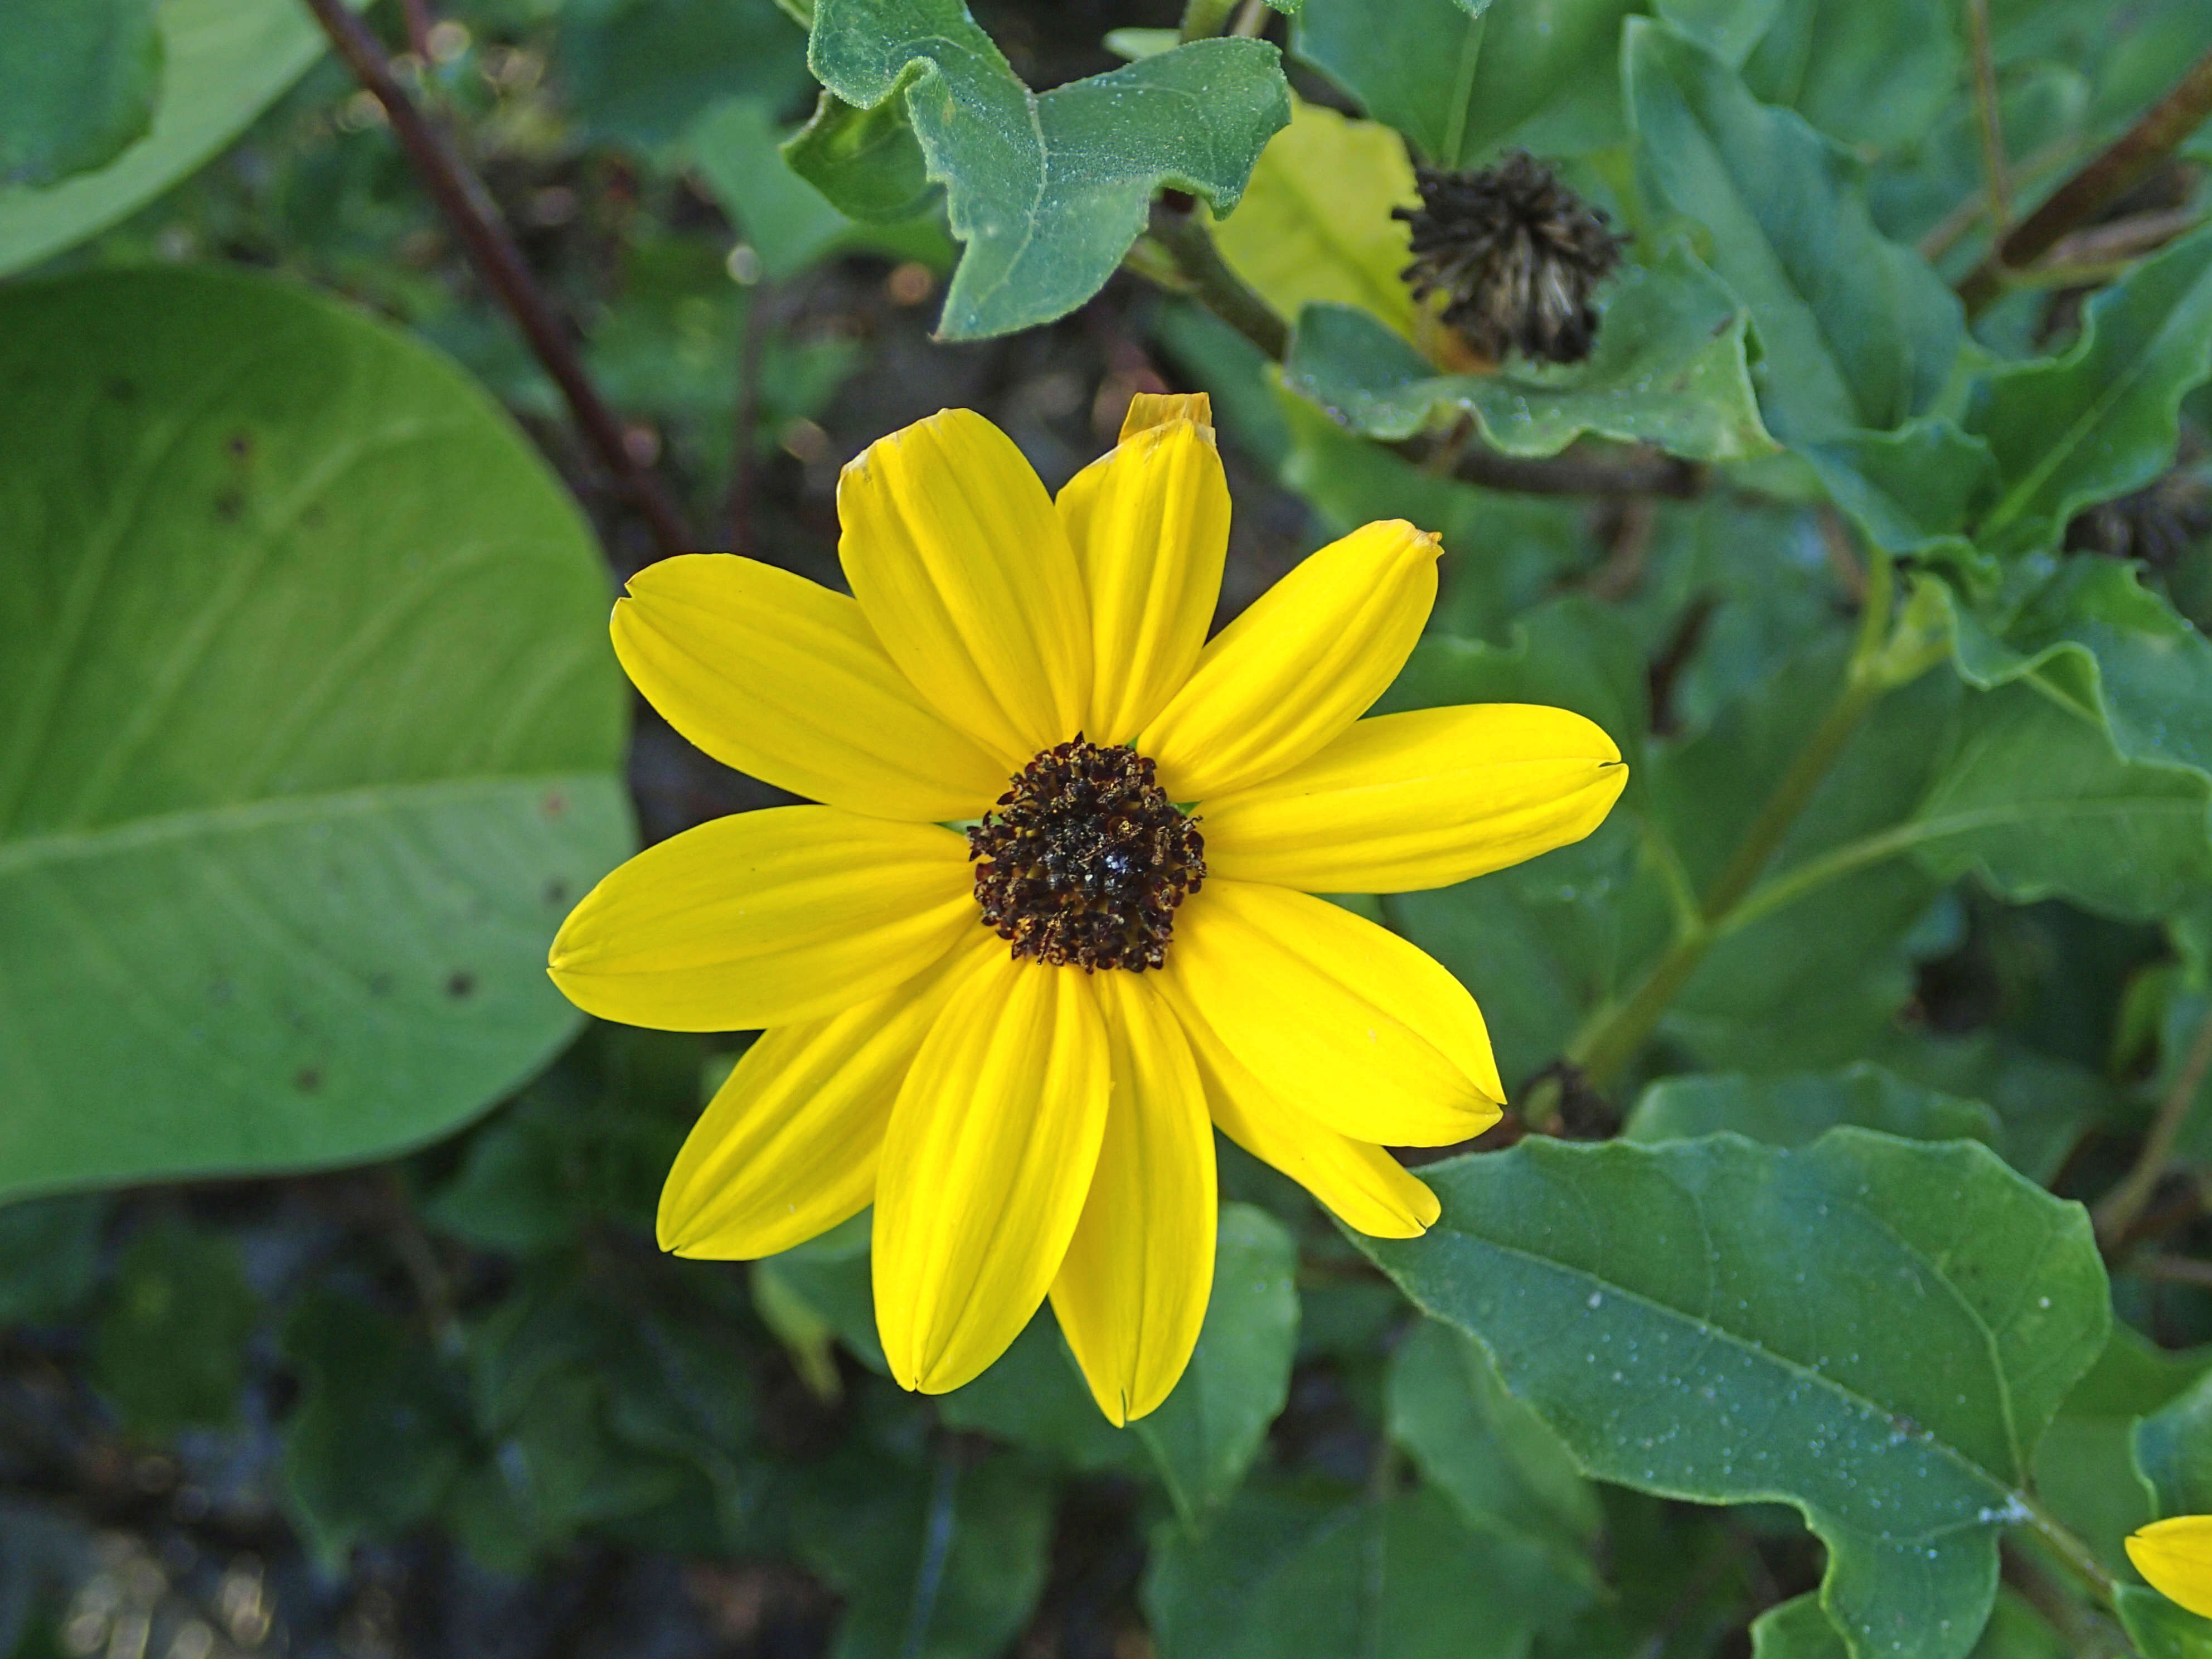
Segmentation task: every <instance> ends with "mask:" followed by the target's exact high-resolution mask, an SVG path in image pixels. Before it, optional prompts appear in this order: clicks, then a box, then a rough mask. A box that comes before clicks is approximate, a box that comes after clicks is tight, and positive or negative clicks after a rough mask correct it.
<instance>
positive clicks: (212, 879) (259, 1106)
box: [0, 271, 629, 1192]
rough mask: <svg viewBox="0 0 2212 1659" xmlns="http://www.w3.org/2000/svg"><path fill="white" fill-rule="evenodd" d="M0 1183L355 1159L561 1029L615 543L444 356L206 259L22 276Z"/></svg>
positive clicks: (600, 861)
mask: <svg viewBox="0 0 2212 1659" xmlns="http://www.w3.org/2000/svg"><path fill="white" fill-rule="evenodd" d="M0 548H4V549H5V552H4V555H0V558H4V560H5V562H6V563H7V566H8V569H9V580H7V581H6V582H5V583H4V584H0V980H4V981H6V991H5V994H4V997H0V1006H5V1008H6V1011H7V1012H6V1013H5V1015H4V1016H0V1095H4V1097H5V1099H6V1102H7V1109H6V1110H5V1111H4V1112H0V1192H14V1191H23V1190H29V1189H36V1188H54V1187H65V1186H78V1185H86V1184H92V1183H98V1182H119V1181H126V1180H133V1179H143V1178H146V1177H149V1176H173V1175H178V1174H183V1173H186V1172H194V1171H214V1170H268V1169H281V1168H297V1167H301V1166H304V1165H313V1164H331V1163H337V1162H341V1161H344V1160H348V1159H352V1158H367V1157H371V1156H374V1155H375V1154H378V1153H380V1152H387V1151H390V1150H392V1149H393V1148H395V1147H399V1146H408V1145H411V1144H413V1143H416V1142H418V1141H421V1140H423V1139H428V1138H429V1137H431V1136H434V1135H436V1134H438V1133H442V1132H443V1131H445V1130H446V1129H448V1128H450V1127H452V1126H453V1125H454V1124H455V1123H457V1122H459V1121H461V1120H462V1119H463V1118H465V1117H466V1116H467V1115H470V1114H471V1113H472V1112H474V1111H476V1110H477V1109H479V1108H480V1107H482V1106H483V1105H484V1104H485V1103H488V1102H489V1101H491V1100H493V1099H495V1098H497V1097H499V1096H500V1095H501V1093H503V1092H505V1091H507V1090H508V1089H509V1088H511V1087H512V1086H513V1085H514V1084H515V1083H517V1082H518V1081H520V1079H522V1078H524V1077H525V1076H526V1075H527V1074H528V1073H531V1072H532V1071H533V1070H534V1069H536V1068H537V1067H538V1066H540V1065H542V1064H543V1063H544V1060H545V1059H546V1057H547V1056H548V1055H549V1054H550V1053H551V1052H552V1051H553V1050H554V1049H555V1048H556V1047H557V1046H558V1045H559V1044H560V1043H561V1042H563V1041H564V1040H565V1039H566V1037H567V1036H568V1033H569V1032H570V1031H572V1030H574V1026H575V1024H576V1017H575V1015H574V1012H573V1011H571V1010H570V1009H569V1008H568V1006H566V1004H565V1003H563V1002H562V1000H561V998H560V996H559V995H558V994H557V993H556V992H555V991H554V990H553V988H552V987H551V986H550V983H549V982H548V981H546V979H545V975H544V950H545V945H546V944H547V942H548V941H549V940H550V938H551V936H552V933H553V931H554V929H555V927H556V925H557V924H558V923H559V921H560V919H561V917H562V915H564V914H565V913H566V911H567V910H568V907H569V906H570V905H572V904H573V903H574V902H575V901H576V899H577V898H579V897H580V896H581V895H582V894H583V893H584V892H585V891H586V890H587V889H588V888H589V887H590V885H591V884H592V882H594V881H596V880H597V879H598V878H599V877H600V876H601V875H603V874H604V873H605V872H606V870H607V868H608V866H611V865H612V864H613V863H615V862H616V861H617V860H618V859H620V857H621V856H622V854H623V851H624V850H625V848H627V847H628V845H629V827H628V822H627V816H628V815H627V809H626V806H625V804H624V801H623V793H622V789H621V786H620V784H619V781H617V777H616V775H615V770H614V769H615V766H616V764H617V760H618V758H619V757H620V754H621V750H622V742H623V696H622V690H621V684H620V681H619V679H618V678H617V674H616V671H615V668H614V665H613V662H612V659H611V652H610V651H609V649H608V646H607V641H606V634H605V622H604V617H605V606H606V586H605V575H604V574H603V573H602V571H601V570H600V568H599V566H598V563H597V561H596V558H595V556H594V554H593V550H592V542H591V538H590V537H589V535H588V533H587V532H586V529H585V527H584V525H583V523H582V521H581V520H580V518H579V517H578V515H577V513H576V511H575V508H574V506H573V505H571V503H570V501H569V500H568V496H567V495H566V493H565V492H564V491H563V490H562V488H561V487H560V485H559V484H558V483H556V481H555V479H554V478H553V477H552V475H551V474H550V472H549V471H547V469H546V468H545V466H544V463H543V462H542V461H540V460H539V459H538V457H537V456H536V454H535V453H533V452H532V450H531V449H530V447H528V445H527V444H526V442H525V441H524V440H523V439H522V438H521V437H520V435H518V434H517V433H516V431H515V430H514V428H513V426H512V425H510V424H509V423H508V422H507V420H506V418H505V417H504V416H501V414H500V413H499V412H498V410H495V408H494V407H493V406H492V405H491V404H489V402H488V401H487V400H486V399H485V398H483V395H482V394H481V393H480V392H477V390H476V389H475V388H474V387H472V386H471V385H470V384H469V383H468V382H467V381H466V380H465V379H464V378H463V377H462V376H461V375H460V374H459V373H458V372H457V371H456V370H455V369H453V368H452V367H451V366H450V365H448V364H447V363H446V362H443V361H441V360H440V359H438V358H436V357H434V356H431V355H430V354H428V352H426V351H424V350H423V349H422V348H421V347H419V346H417V345H415V344H412V343H410V342H408V341H407V340H405V339H404V337H400V336H398V335H397V334H395V333H393V332H392V331H390V330H388V329H386V328H385V327H383V326H381V325H378V324H375V323H373V322H370V321H369V320H368V319H364V318H362V317H361V316H359V315H358V314H356V313H353V312H352V311H349V310H348V309H346V308H344V307H341V306H338V305H336V304H333V303H332V302H331V301H325V300H321V299H317V298H314V297H313V296H311V295H307V294H305V293H303V292H301V291H300V290H298V289H294V288H292V287H289V286H288V285H285V284H283V283H275V282H271V281H269V280H266V279H261V278H246V277H242V276H228V275H218V274H215V273H210V272H195V271H144V272H129V273H115V274H108V275H100V276H88V277H84V278H81V279H76V280H73V281H70V282H65V283H54V284H49V285H43V286H35V287H29V288H24V289H15V290H14V291H11V292H9V293H8V294H7V295H4V296H0Z"/></svg>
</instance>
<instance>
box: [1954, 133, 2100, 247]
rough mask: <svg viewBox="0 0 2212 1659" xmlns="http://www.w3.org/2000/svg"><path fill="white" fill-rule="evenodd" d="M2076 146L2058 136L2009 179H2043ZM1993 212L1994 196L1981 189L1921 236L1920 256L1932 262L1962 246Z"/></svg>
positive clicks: (2022, 181) (2030, 155)
mask: <svg viewBox="0 0 2212 1659" xmlns="http://www.w3.org/2000/svg"><path fill="white" fill-rule="evenodd" d="M2075 149H2076V145H2075V142H2074V140H2073V139H2071V138H2054V139H2052V140H2051V143H2047V144H2045V145H2044V146H2042V147H2041V148H2040V149H2035V150H2032V151H2030V152H2029V153H2028V154H2027V155H2025V156H2023V157H2021V161H2020V163H2019V165H2018V166H2016V167H2012V168H2010V169H2009V170H2008V174H2007V181H2008V183H2010V184H2013V185H2024V184H2027V182H2028V181H2029V180H2031V179H2040V178H2041V177H2042V176H2043V175H2044V174H2045V173H2048V172H2050V171H2051V169H2052V168H2053V167H2060V166H2063V164H2064V163H2065V162H2066V161H2068V160H2069V158H2070V157H2071V156H2072V155H2074V154H2075ZM1989 211H1990V197H1989V191H1987V190H1986V189H1984V190H1978V191H1974V192H1973V193H1972V195H1970V196H1968V197H1965V198H1964V199H1963V200H1961V201H1960V204H1958V206H1956V207H1954V208H1953V209H1952V210H1950V211H1949V212H1948V213H1947V214H1945V215H1944V216H1942V219H1940V220H1938V221H1937V222H1936V224H1935V226H1934V227H1933V228H1931V229H1929V231H1928V232H1927V233H1926V234H1924V235H1923V236H1922V237H1921V239H1920V241H1919V243H1918V246H1919V249H1920V257H1921V258H1923V259H1926V260H1929V261H1930V262H1931V263H1932V262H1933V261H1935V260H1937V259H1940V258H1942V257H1943V256H1944V255H1945V254H1947V253H1948V252H1950V251H1951V250H1952V249H1953V248H1954V247H1956V246H1958V245H1959V241H1960V238H1962V237H1964V236H1965V235H1966V233H1967V232H1968V231H1970V230H1972V228H1974V227H1975V226H1976V225H1978V224H1979V223H1980V222H1982V221H1983V220H1984V219H1985V218H1987V217H1988V216H1989Z"/></svg>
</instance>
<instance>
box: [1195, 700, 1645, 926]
mask: <svg viewBox="0 0 2212 1659" xmlns="http://www.w3.org/2000/svg"><path fill="white" fill-rule="evenodd" d="M1627 781H1628V769H1627V768H1626V767H1625V766H1623V765H1621V764H1620V750H1619V749H1617V748H1615V747H1614V746H1613V739H1612V738H1608V737H1607V736H1606V734H1605V733H1604V732H1601V731H1600V730H1599V729H1598V728H1597V727H1596V726H1594V725H1592V724H1591V723H1590V722H1589V720H1584V719H1583V717H1582V716H1581V715H1580V714H1569V713H1568V712H1567V711H1566V710H1565V709H1564V708H1538V707H1535V706H1534V705H1532V704H1528V703H1514V702H1493V703H1479V704H1475V705H1473V706H1471V707H1466V708H1425V709H1422V710H1420V711H1419V712H1418V713H1415V714H1382V715H1378V716H1376V718H1375V719H1373V720H1361V721H1359V722H1358V724H1357V725H1355V726H1352V729H1351V730H1349V731H1348V732H1345V733H1344V734H1343V736H1341V737H1340V738H1337V739H1336V741H1335V742H1334V743H1332V744H1329V745H1328V748H1326V749H1324V750H1322V751H1321V752H1320V753H1319V754H1317V755H1316V756H1314V757H1312V758H1311V759H1310V760H1308V761H1304V762H1302V763H1300V764H1298V765H1297V766H1294V767H1292V768H1291V769H1290V770H1289V771H1287V772H1282V773H1279V774H1277V775H1275V776H1273V777H1272V778H1270V779H1268V780H1267V781H1266V782H1265V783H1263V784H1261V785H1259V786H1257V787H1254V788H1251V789H1245V790H1240V791H1239V792H1237V793H1235V794H1233V795H1222V796H1218V797H1216V798H1215V799H1210V800H1208V801H1206V803H1205V804H1204V805H1203V807H1202V809H1201V811H1200V815H1199V816H1200V831H1201V833H1202V834H1203V835H1204V836H1205V837H1206V868H1207V870H1209V871H1211V872H1213V873H1215V874H1217V875H1222V876H1228V877H1231V878H1235V879H1237V880H1240V881H1264V882H1272V883H1273V884H1276V885H1278V886H1282V887H1300V888H1304V889H1305V890H1307V891H1308V892H1321V893H1402V892H1407V891H1409V890H1413V889H1415V888H1421V887H1443V886H1448V885H1449V884H1451V883H1453V882H1455V881H1465V880H1467V879H1468V878H1469V877H1470V876H1479V875H1481V874H1482V873H1484V872H1486V871H1490V870H1502V869H1504V867H1505V866H1507V865H1509V864H1518V863H1520V862H1521V860H1523V859H1531V858H1534V857H1535V856H1536V854H1539V853H1547V852H1549V851H1550V850H1551V849H1552V848H1554V847H1564V846H1565V845H1566V844H1567V843H1568V842H1573V841H1580V840H1581V839H1582V838H1583V836H1587V835H1588V834H1589V832H1590V831H1591V830H1593V829H1596V828H1597V826H1598V825H1599V824H1600V823H1602V822H1603V821H1604V819H1605V815H1606V813H1607V811H1611V810H1612V807H1613V802H1614V801H1615V800H1616V799H1619V797H1620V791H1621V788H1622V787H1623V786H1624V785H1625V784H1626V783H1627Z"/></svg>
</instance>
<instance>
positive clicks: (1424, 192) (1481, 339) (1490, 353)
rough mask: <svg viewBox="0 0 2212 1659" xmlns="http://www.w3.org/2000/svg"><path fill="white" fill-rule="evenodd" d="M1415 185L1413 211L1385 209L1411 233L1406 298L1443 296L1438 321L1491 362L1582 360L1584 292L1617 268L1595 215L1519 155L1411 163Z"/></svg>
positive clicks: (1591, 336) (1588, 334) (1586, 327)
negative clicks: (1461, 167)
mask: <svg viewBox="0 0 2212 1659" xmlns="http://www.w3.org/2000/svg"><path fill="white" fill-rule="evenodd" d="M1417 179H1418V182H1419V185H1420V191H1421V205H1420V206H1419V207H1418V208H1394V209H1393V210H1391V212H1392V216H1393V217H1395V218H1399V219H1403V220H1405V221H1406V222H1407V223H1408V224H1410V225H1412V226H1413V264H1409V265H1407V267H1406V269H1405V271H1404V273H1403V275H1404V276H1405V280H1406V281H1407V283H1408V284H1410V285H1411V287H1412V288H1413V294H1414V296H1415V297H1416V298H1417V299H1426V298H1427V297H1428V296H1429V295H1431V294H1442V295H1445V296H1446V299H1447V303H1446V304H1445V306H1444V309H1443V319H1444V321H1445V322H1446V323H1448V324H1449V325H1451V326H1452V327H1453V328H1454V329H1456V330H1457V331H1459V333H1460V334H1461V336H1462V337H1463V338H1465V340H1466V341H1467V343H1468V344H1469V345H1471V346H1473V347H1474V349H1476V350H1477V351H1479V352H1480V353H1481V354H1482V355H1483V356H1486V357H1489V358H1491V359H1492V360H1495V361H1503V360H1504V356H1505V355H1506V353H1507V352H1509V351H1513V350H1517V351H1519V352H1520V353H1521V355H1522V356H1524V357H1528V358H1530V359H1532V360H1534V361H1536V362H1547V363H1578V362H1582V360H1583V358H1585V357H1587V356H1589V354H1590V345H1591V343H1592V342H1593V341H1594V340H1595V338H1596V336H1597V321H1598V319H1597V312H1596V310H1595V307H1592V305H1591V304H1590V295H1591V294H1592V292H1593V291H1595V289H1596V287H1597V285H1598V284H1599V283H1601V282H1602V281H1604V280H1605V277H1606V276H1607V273H1608V272H1610V271H1611V270H1613V267H1614V266H1615V265H1617V264H1620V238H1619V237H1617V236H1615V235H1614V234H1613V232H1612V231H1611V230H1610V229H1608V228H1607V224H1606V216H1605V214H1604V213H1603V211H1602V210H1599V209H1597V208H1594V207H1592V206H1590V205H1589V204H1588V203H1587V202H1585V201H1583V199H1582V197H1579V196H1577V195H1576V194H1575V193H1574V191H1571V190H1569V189H1568V188H1567V187H1566V186H1565V185H1563V184H1561V183H1560V182H1559V180H1558V179H1556V178H1554V177H1553V173H1552V170H1551V169H1550V168H1549V167H1546V166H1545V165H1544V164H1543V163H1542V162H1541V161H1537V160H1536V159H1535V158H1534V156H1532V155H1529V154H1528V152H1527V151H1526V150H1519V149H1516V150H1515V151H1514V152H1513V153H1512V154H1511V155H1508V156H1507V157H1506V158H1505V159H1504V161H1500V162H1499V163H1498V165H1497V166H1496V167H1486V168H1484V169H1483V170H1482V171H1481V172H1480V173H1445V172H1442V171H1439V170H1438V169H1437V168H1434V167H1421V168H1419V169H1417Z"/></svg>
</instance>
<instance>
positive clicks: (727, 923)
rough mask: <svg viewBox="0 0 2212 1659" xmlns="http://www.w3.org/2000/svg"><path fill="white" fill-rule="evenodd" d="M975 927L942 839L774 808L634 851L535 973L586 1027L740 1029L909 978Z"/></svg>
mask: <svg viewBox="0 0 2212 1659" xmlns="http://www.w3.org/2000/svg"><path fill="white" fill-rule="evenodd" d="M980 920H981V912H980V911H978V910H977V909H976V908H975V880H974V877H973V876H972V875H971V874H970V873H969V868H968V843H967V841H966V840H965V838H963V836H957V835H955V834H954V833H953V832H952V831H951V830H950V829H939V828H938V827H937V826H936V825H934V824H924V823H890V822H889V821H888V820H885V819H883V818H864V817H856V816H855V815H854V814H853V813H850V812H841V811H838V810H837V809H836V808H835V807H833V806H775V807H770V808H769V809H768V810H767V811H760V812H740V813H738V814H737V815H736V816H735V817H726V818H717V819H715V820H714V822H713V823H702V824H701V825H700V826H699V827H698V828H697V829H687V830H685V831H684V833H683V834H682V835H680V836H675V837H673V838H672V839H671V840H668V841H664V842H661V843H660V844H659V846H657V847H648V848H646V849H645V851H643V852H642V853H640V854H638V855H637V856H636V857H635V858H634V859H632V860H630V861H629V863H627V864H625V865H623V866H620V867H619V868H618V869H617V870H616V871H615V872H613V873H612V874H611V875H610V876H608V877H607V878H606V879H605V881H602V882H601V883H600V884H599V885H598V886H597V887H594V888H593V889H592V890H591V891H590V892H588V893H586V895H585V896H584V900H583V902H582V903H580V904H579V905H578V906H577V907H576V908H574V910H573V911H571V912H570V913H569V915H568V921H565V922H563V923H562V924H561V932H560V933H559V935H558V936H557V937H556V939H554V941H553V952H552V957H551V960H550V963H549V964H548V965H549V968H550V971H551V973H552V975H553V982H554V983H555V984H556V985H558V986H559V987H561V989H562V992H563V993H564V994H566V995H567V996H568V1000H569V1001H571V1002H573V1003H574V1004H575V1005H576V1006H578V1007H579V1008H581V1009H582V1010H583V1011H584V1012H586V1013H590V1014H597V1015H598V1016H599V1018H601V1019H615V1020H620V1021H622V1022H623V1024H626V1025H650V1026H653V1027H655V1028H657V1029H659V1030H664V1031H743V1030H753V1029H755V1028H757V1027H760V1026H766V1025H783V1024H789V1023H790V1022H792V1021H794V1020H802V1019H817V1018H821V1017H822V1016H823V1015H825V1014H833V1013H836V1012H838V1011H839V1010H841V1009H844V1008H849V1007H851V1006H853V1005H854V1003H856V1002H860V1001H865V1000H866V999H867V998H869V997H872V996H874V995H876V994H878V993H879V992H883V991H887V990H889V989H890V987H892V986H894V985H896V984H898V983H899V982H900V981H902V980H908V979H911V978H913V977H914V975H916V974H918V973H920V972H921V970H922V969H925V968H927V967H928V966H929V964H930V963H933V962H935V961H936V960H937V959H938V958H939V957H941V956H943V955H944V954H945V951H947V950H949V949H950V948H951V945H952V944H953V942H954V940H955V939H957V938H959V936H960V935H961V933H963V931H965V930H966V929H969V928H972V927H977V926H978V925H979V924H980Z"/></svg>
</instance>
